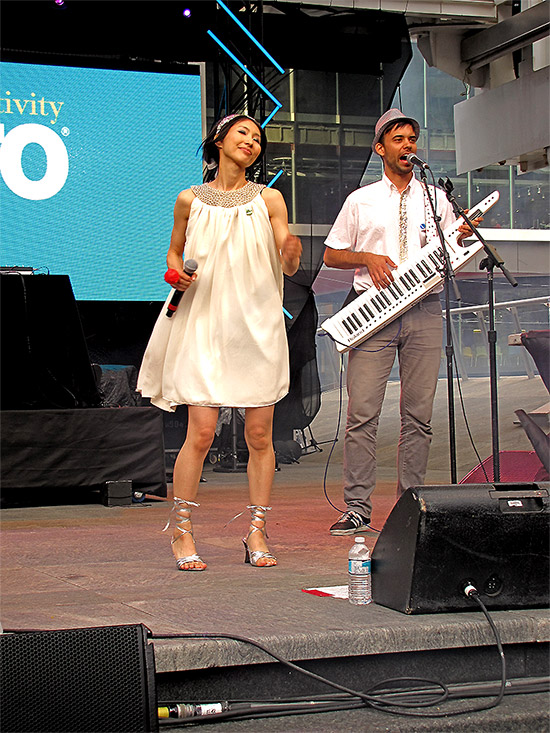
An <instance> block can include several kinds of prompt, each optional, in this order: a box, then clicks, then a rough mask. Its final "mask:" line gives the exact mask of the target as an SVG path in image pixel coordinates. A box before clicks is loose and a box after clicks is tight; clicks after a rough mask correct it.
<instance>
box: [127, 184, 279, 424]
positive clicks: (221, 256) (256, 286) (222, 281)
mask: <svg viewBox="0 0 550 733" xmlns="http://www.w3.org/2000/svg"><path fill="white" fill-rule="evenodd" d="M263 188H264V186H261V185H259V184H256V183H252V182H248V183H247V184H246V185H245V186H244V187H243V188H241V189H239V190H238V191H219V190H217V189H214V188H212V187H211V186H209V185H207V184H203V185H201V186H192V187H191V190H192V191H193V193H194V194H195V199H194V200H193V202H192V204H191V209H190V214H189V222H188V225H187V232H186V242H185V257H186V258H193V259H194V260H196V261H197V263H198V268H197V279H196V280H195V282H194V283H193V284H192V285H191V286H190V287H189V289H188V290H186V291H185V293H184V295H183V297H182V299H181V301H180V305H179V307H178V309H177V311H176V312H175V313H174V315H173V316H172V318H168V317H167V316H166V306H167V304H168V302H169V301H170V298H171V297H172V294H173V292H174V291H171V292H170V294H169V295H168V297H167V299H166V302H165V304H164V306H163V307H162V310H161V313H160V315H159V317H158V319H157V322H156V325H155V327H154V329H153V333H152V334H151V338H150V340H149V344H148V346H147V349H146V351H145V355H144V357H143V363H142V365H141V369H140V372H139V378H138V385H137V388H138V390H139V391H140V392H141V394H142V395H143V396H144V397H150V398H151V402H152V404H153V405H156V406H157V407H160V408H162V409H164V410H170V411H174V410H175V408H176V407H177V406H178V405H201V406H210V407H222V406H225V407H262V406H265V405H272V404H274V403H275V402H278V401H279V400H280V399H282V398H283V397H284V396H285V395H286V393H287V392H288V388H289V357H288V345H287V337H286V329H285V323H284V315H283V309H282V298H283V272H282V268H281V262H280V259H279V255H278V252H277V247H276V244H275V238H274V236H273V230H272V228H271V223H270V221H269V214H268V210H267V206H266V204H265V201H264V200H263V198H262V195H261V190H262V189H263Z"/></svg>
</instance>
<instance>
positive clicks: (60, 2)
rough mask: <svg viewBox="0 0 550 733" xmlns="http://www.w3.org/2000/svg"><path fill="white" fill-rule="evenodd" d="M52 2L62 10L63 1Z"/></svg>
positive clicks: (55, 0)
mask: <svg viewBox="0 0 550 733" xmlns="http://www.w3.org/2000/svg"><path fill="white" fill-rule="evenodd" d="M54 2H55V4H56V5H57V6H58V7H60V8H62V7H63V5H65V0H54Z"/></svg>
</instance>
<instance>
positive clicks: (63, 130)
mask: <svg viewBox="0 0 550 733" xmlns="http://www.w3.org/2000/svg"><path fill="white" fill-rule="evenodd" d="M70 132H71V131H70V130H69V128H68V127H62V128H61V134H62V135H63V137H67V135H69V134H70Z"/></svg>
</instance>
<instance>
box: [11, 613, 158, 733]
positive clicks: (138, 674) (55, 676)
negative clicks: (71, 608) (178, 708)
mask: <svg viewBox="0 0 550 733" xmlns="http://www.w3.org/2000/svg"><path fill="white" fill-rule="evenodd" d="M146 631H147V629H146V627H144V626H141V625H137V626H106V627H98V628H91V629H68V630H60V631H41V632H26V633H15V634H5V635H3V636H2V637H0V652H1V664H2V669H1V677H0V679H1V695H2V706H1V709H0V727H1V729H2V730H3V731H6V733H7V732H10V733H11V732H12V731H14V732H15V731H25V732H26V733H31V732H33V731H37V732H38V731H43V732H44V733H49V732H50V731H67V732H68V731H74V733H77V732H80V731H82V732H84V731H87V732H88V733H91V732H92V731H105V733H107V732H110V733H114V732H115V731H131V732H132V733H137V731H151V730H157V729H158V724H156V701H155V699H154V698H155V694H154V662H152V659H153V657H152V651H151V650H150V649H147V644H146Z"/></svg>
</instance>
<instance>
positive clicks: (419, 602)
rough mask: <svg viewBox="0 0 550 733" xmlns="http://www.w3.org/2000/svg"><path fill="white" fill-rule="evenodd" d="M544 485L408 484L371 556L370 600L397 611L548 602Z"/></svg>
mask: <svg viewBox="0 0 550 733" xmlns="http://www.w3.org/2000/svg"><path fill="white" fill-rule="evenodd" d="M549 489H550V483H538V484H535V483H531V484H460V485H444V486H416V487H412V488H410V489H408V490H407V491H406V492H405V493H404V494H403V496H402V497H401V498H400V499H399V501H398V502H397V504H396V505H395V506H394V508H393V510H392V512H391V513H390V515H389V517H388V519H387V520H386V523H385V525H384V527H383V529H382V532H381V533H380V536H379V538H378V540H377V542H376V545H375V547H374V550H373V553H372V592H373V599H374V601H375V602H376V603H379V604H380V605H382V606H387V607H388V608H393V609H395V610H396V611H402V612H403V613H408V614H412V613H437V612H441V611H459V610H463V609H469V610H475V609H477V608H478V606H477V605H476V604H475V603H474V602H473V601H472V600H471V599H469V598H467V597H466V596H465V595H464V592H463V588H464V584H465V583H466V581H469V582H471V583H473V585H475V587H476V588H477V589H478V591H479V592H480V594H481V598H482V600H483V602H484V603H485V605H486V606H487V607H492V608H494V609H513V608H535V607H540V606H547V605H548V600H549V564H548V556H549V537H550V534H549V533H550V499H549Z"/></svg>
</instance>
